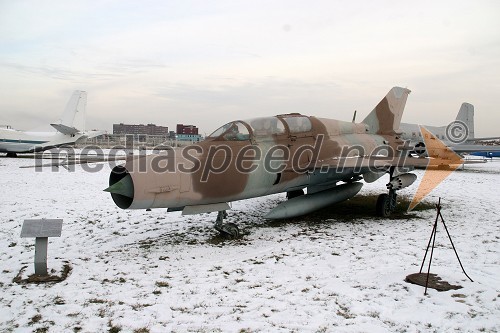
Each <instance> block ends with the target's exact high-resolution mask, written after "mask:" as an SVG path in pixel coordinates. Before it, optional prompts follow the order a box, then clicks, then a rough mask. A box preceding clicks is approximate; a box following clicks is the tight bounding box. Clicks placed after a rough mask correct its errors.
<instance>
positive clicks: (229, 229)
mask: <svg viewBox="0 0 500 333" xmlns="http://www.w3.org/2000/svg"><path fill="white" fill-rule="evenodd" d="M220 232H221V234H222V235H224V236H227V237H229V238H232V239H234V238H238V237H239V236H240V229H238V226H237V225H236V224H234V223H226V224H224V225H223V226H222V230H220Z"/></svg>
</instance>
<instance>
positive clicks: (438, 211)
mask: <svg viewBox="0 0 500 333" xmlns="http://www.w3.org/2000/svg"><path fill="white" fill-rule="evenodd" d="M436 208H437V214H436V220H435V221H434V227H433V228H432V233H431V237H430V238H429V243H428V244H427V249H426V250H425V255H424V259H423V260H422V265H421V266H420V272H419V273H422V269H423V268H424V263H425V259H426V258H427V253H428V252H429V247H430V246H431V241H432V248H431V255H430V258H429V266H428V267H427V278H426V281H425V291H424V295H427V286H428V284H429V273H430V271H431V263H432V255H433V254H434V245H435V243H436V233H437V225H438V220H439V218H441V222H443V226H444V230H446V233H447V234H448V238H449V239H450V243H451V246H452V247H453V251H455V255H456V256H457V259H458V263H459V264H460V267H461V268H462V271H463V272H464V274H465V276H467V278H469V280H470V281H471V282H474V281H472V279H471V278H470V276H469V275H467V273H466V272H465V269H464V266H462V262H461V261H460V258H459V257H458V253H457V250H456V249H455V245H454V244H453V240H452V239H451V236H450V233H449V232H448V228H447V227H446V223H444V219H443V215H441V198H439V201H438V204H437V205H436Z"/></svg>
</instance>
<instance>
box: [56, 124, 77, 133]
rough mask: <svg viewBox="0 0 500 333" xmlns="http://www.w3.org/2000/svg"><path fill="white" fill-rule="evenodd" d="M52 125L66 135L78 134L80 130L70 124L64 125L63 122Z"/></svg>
mask: <svg viewBox="0 0 500 333" xmlns="http://www.w3.org/2000/svg"><path fill="white" fill-rule="evenodd" d="M50 126H52V127H54V128H55V129H56V130H57V131H58V132H61V133H62V134H66V135H74V134H77V133H78V132H79V131H78V130H77V129H76V128H74V127H69V126H66V125H62V124H50Z"/></svg>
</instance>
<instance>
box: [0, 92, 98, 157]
mask: <svg viewBox="0 0 500 333" xmlns="http://www.w3.org/2000/svg"><path fill="white" fill-rule="evenodd" d="M86 106H87V93H86V92H85V91H79V90H77V91H75V92H73V95H72V96H71V98H70V100H69V102H68V104H67V105H66V109H65V110H64V113H63V114H62V116H61V119H59V121H58V122H56V123H54V124H50V125H51V126H52V127H54V128H55V129H56V131H53V132H29V131H19V130H15V129H12V128H10V127H6V128H0V152H2V153H7V156H8V157H15V156H17V153H33V152H38V151H43V150H47V149H51V148H54V147H60V146H66V145H73V144H75V142H77V141H78V140H84V139H86V138H93V137H96V136H99V135H102V134H104V133H105V132H104V131H85V109H86Z"/></svg>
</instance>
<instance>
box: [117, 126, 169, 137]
mask: <svg viewBox="0 0 500 333" xmlns="http://www.w3.org/2000/svg"><path fill="white" fill-rule="evenodd" d="M113 134H134V135H141V134H143V135H161V136H169V131H168V127H166V126H156V125H155V124H147V125H142V124H141V125H127V124H124V123H120V124H113Z"/></svg>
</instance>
